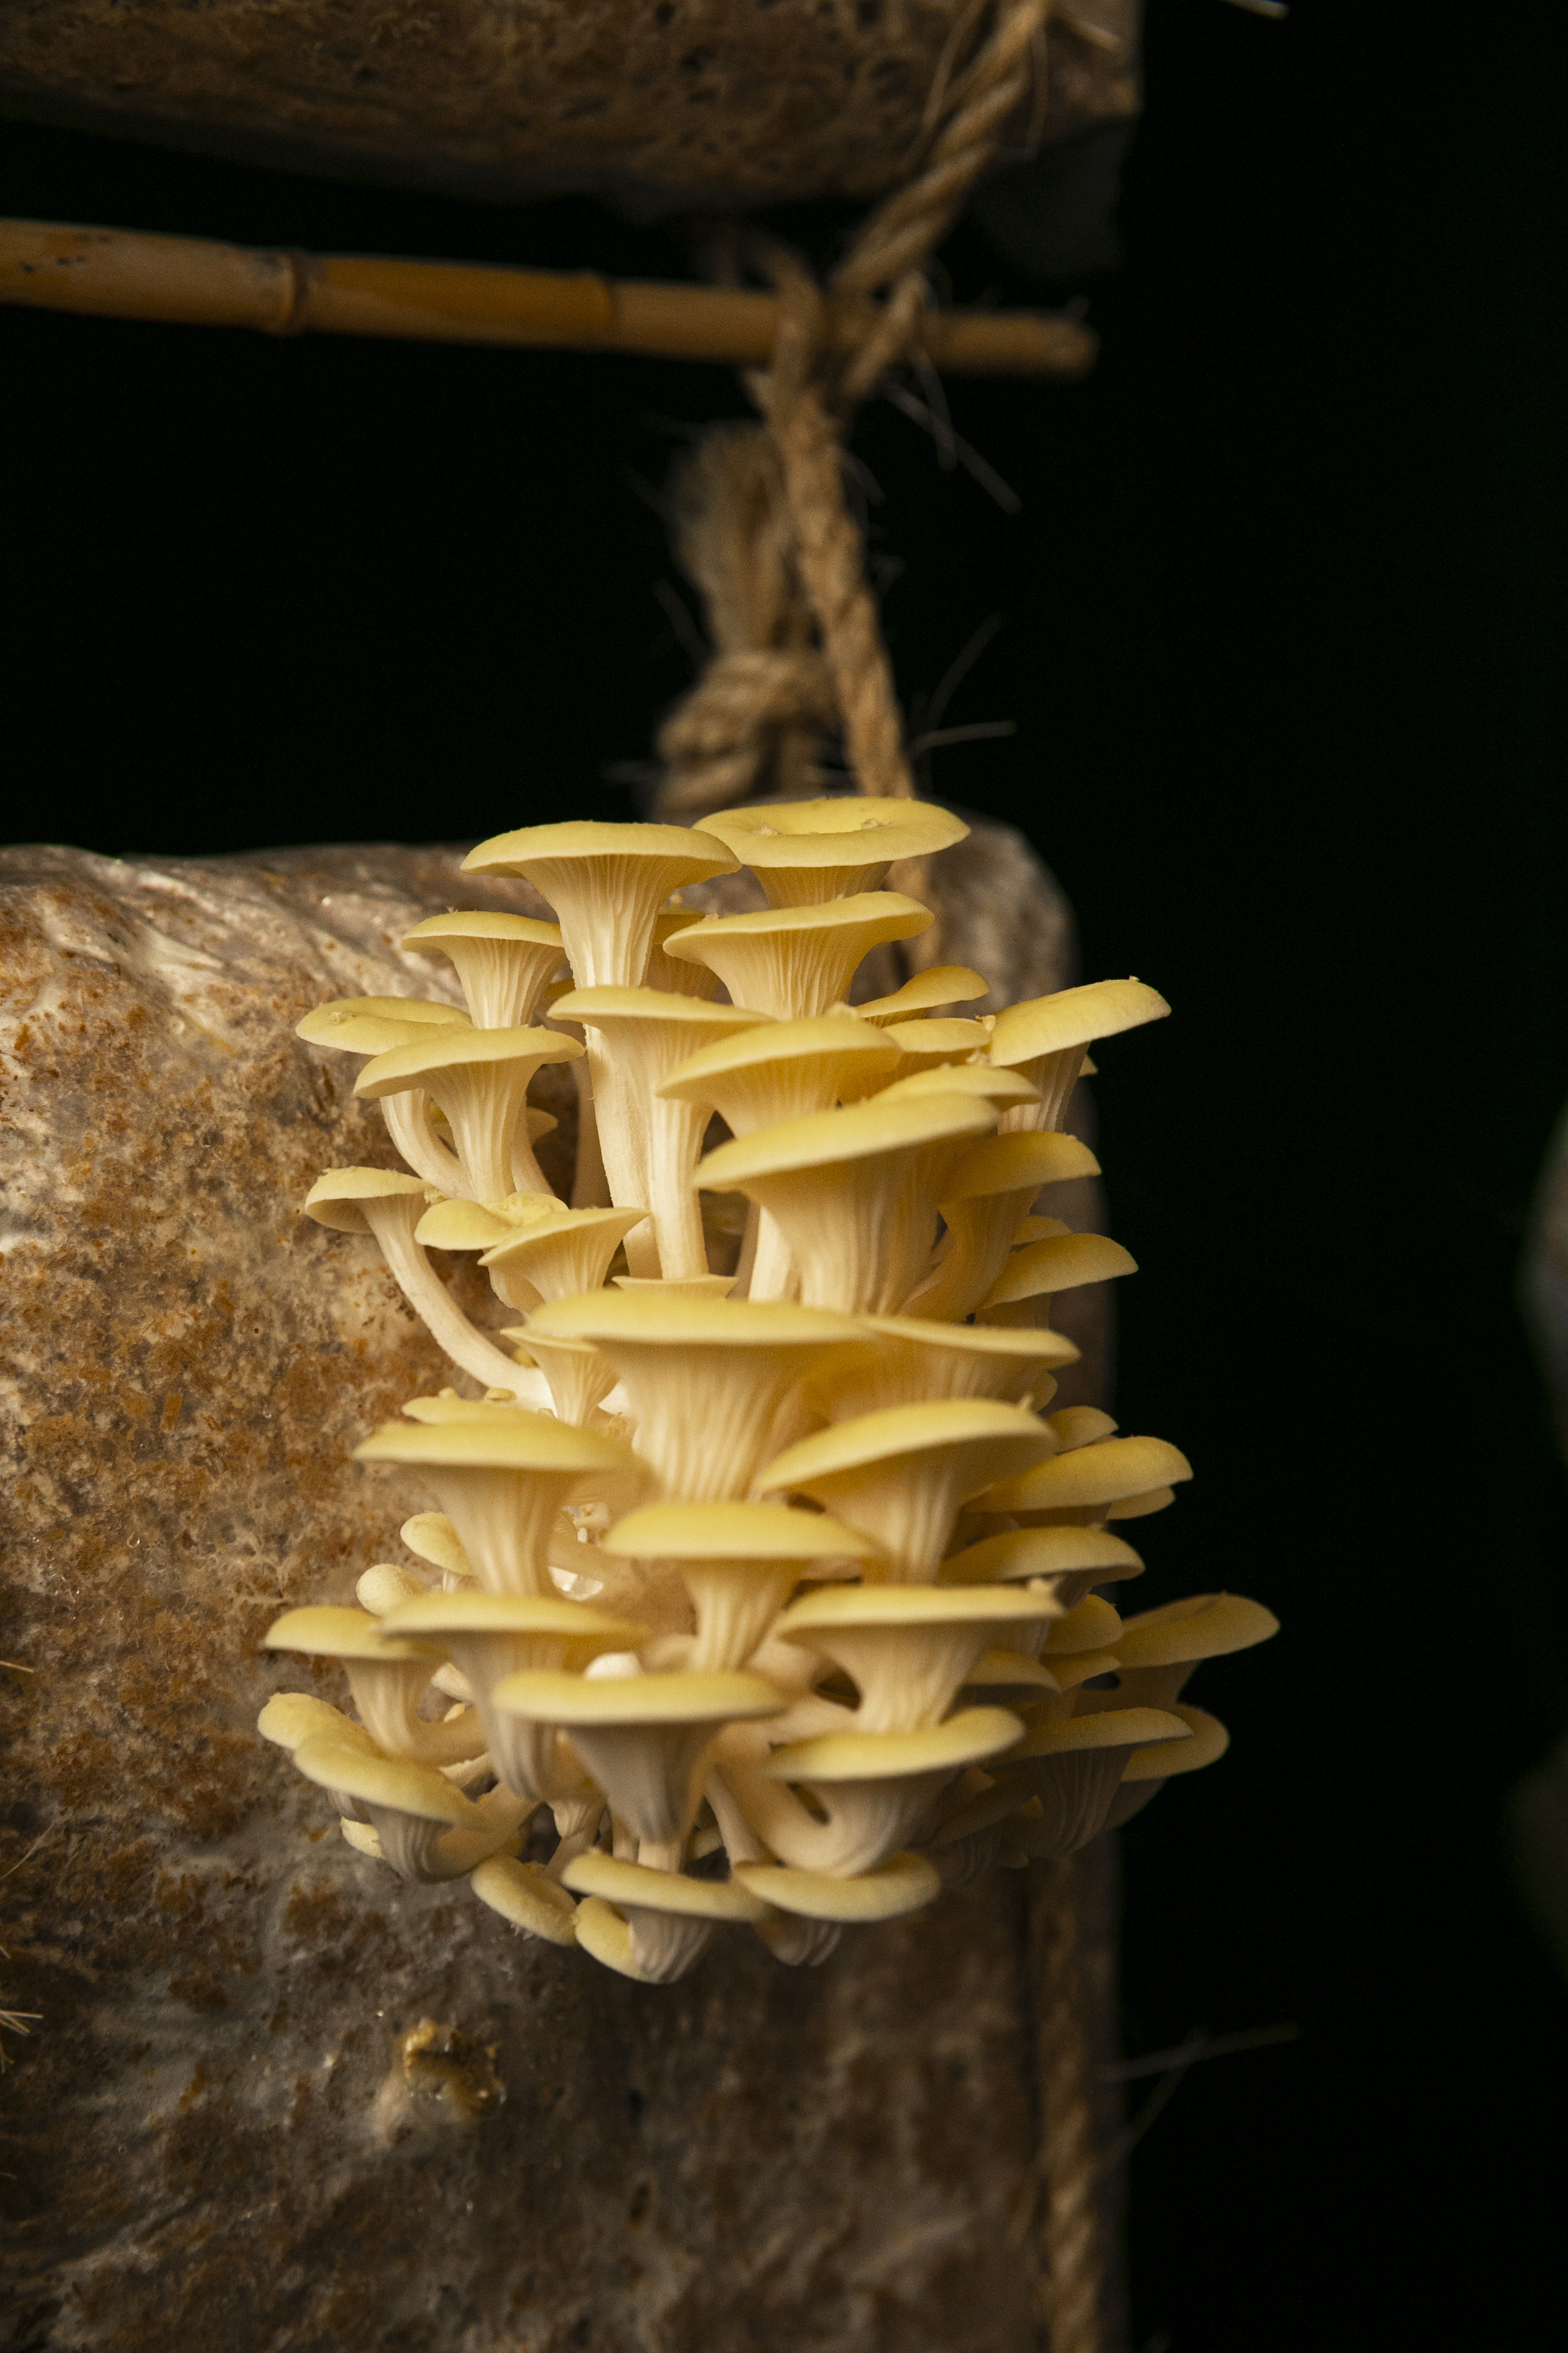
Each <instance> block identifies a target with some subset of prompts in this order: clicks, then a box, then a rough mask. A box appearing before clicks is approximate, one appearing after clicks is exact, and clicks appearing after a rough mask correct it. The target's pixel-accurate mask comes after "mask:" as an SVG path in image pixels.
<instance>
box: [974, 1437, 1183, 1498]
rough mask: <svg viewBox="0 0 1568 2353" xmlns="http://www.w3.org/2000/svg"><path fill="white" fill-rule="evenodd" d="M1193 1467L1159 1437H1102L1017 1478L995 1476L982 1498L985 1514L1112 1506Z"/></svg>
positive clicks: (1167, 1483) (1166, 1483) (1171, 1480)
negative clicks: (1101, 1505)
mask: <svg viewBox="0 0 1568 2353" xmlns="http://www.w3.org/2000/svg"><path fill="white" fill-rule="evenodd" d="M1192 1475H1193V1466H1192V1464H1191V1463H1190V1462H1189V1461H1187V1458H1186V1456H1185V1455H1184V1454H1183V1453H1181V1452H1180V1451H1178V1450H1177V1448H1175V1447H1174V1446H1172V1445H1170V1444H1169V1443H1168V1442H1167V1441H1166V1440H1164V1439H1163V1438H1107V1439H1102V1440H1101V1441H1100V1444H1099V1445H1098V1446H1079V1447H1076V1448H1075V1449H1074V1450H1073V1451H1072V1452H1071V1453H1068V1454H1054V1455H1053V1456H1052V1457H1051V1459H1050V1461H1047V1462H1037V1463H1036V1465H1035V1467H1034V1469H1033V1470H1032V1471H1026V1472H1023V1474H1022V1475H1021V1476H1019V1477H1015V1478H1009V1479H1003V1480H999V1481H998V1482H997V1483H996V1484H995V1485H994V1487H992V1488H991V1489H989V1491H988V1492H987V1493H986V1496H985V1500H984V1508H985V1510H986V1511H988V1512H1054V1511H1057V1510H1062V1509H1068V1508H1076V1507H1078V1506H1079V1505H1082V1504H1117V1503H1121V1501H1122V1499H1123V1498H1124V1497H1126V1496H1132V1495H1144V1494H1147V1493H1149V1492H1150V1490H1151V1489H1152V1488H1156V1487H1170V1486H1173V1485H1175V1483H1176V1482H1177V1481H1178V1480H1182V1479H1190V1478H1191V1477H1192Z"/></svg>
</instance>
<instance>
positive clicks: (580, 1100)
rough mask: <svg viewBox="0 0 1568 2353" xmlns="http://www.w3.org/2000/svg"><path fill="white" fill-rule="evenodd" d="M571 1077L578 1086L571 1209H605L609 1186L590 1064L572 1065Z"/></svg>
mask: <svg viewBox="0 0 1568 2353" xmlns="http://www.w3.org/2000/svg"><path fill="white" fill-rule="evenodd" d="M572 1076H573V1078H574V1081H575V1082H576V1086H577V1161H576V1166H575V1167H574V1170H573V1174H572V1207H573V1208H574V1209H607V1208H609V1207H610V1187H609V1180H608V1178H607V1177H606V1176H605V1155H604V1153H603V1151H602V1150H601V1148H600V1145H599V1120H598V1113H597V1112H596V1111H595V1106H594V1071H593V1065H592V1064H591V1063H590V1062H589V1061H588V1060H586V1059H584V1060H583V1061H581V1062H574V1063H573V1065H572Z"/></svg>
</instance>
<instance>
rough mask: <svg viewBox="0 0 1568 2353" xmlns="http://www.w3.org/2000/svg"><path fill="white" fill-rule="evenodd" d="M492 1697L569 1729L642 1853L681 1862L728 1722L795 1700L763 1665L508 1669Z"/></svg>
mask: <svg viewBox="0 0 1568 2353" xmlns="http://www.w3.org/2000/svg"><path fill="white" fill-rule="evenodd" d="M491 1704H492V1705H493V1706H494V1707H496V1708H497V1709H499V1710H501V1711H503V1712H505V1713H506V1714H509V1715H517V1716H521V1717H523V1718H525V1719H527V1720H528V1721H530V1722H532V1723H536V1724H540V1725H553V1726H555V1727H557V1728H558V1729H560V1730H563V1731H564V1732H565V1733H566V1735H567V1736H568V1738H569V1739H570V1741H571V1744H572V1746H573V1748H574V1750H575V1752H576V1754H577V1755H578V1756H579V1757H581V1758H582V1760H583V1763H584V1765H585V1766H586V1767H587V1768H588V1770H589V1772H590V1773H591V1774H592V1775H593V1777H594V1778H595V1781H596V1782H597V1783H598V1785H599V1787H600V1788H601V1789H602V1790H603V1791H604V1793H605V1797H606V1799H608V1800H609V1803H610V1806H611V1808H612V1810H613V1811H614V1812H615V1813H616V1815H617V1816H618V1817H619V1819H620V1820H622V1821H623V1822H624V1823H625V1824H626V1829H627V1831H628V1832H629V1834H630V1836H631V1837H632V1838H633V1839H635V1840H636V1841H637V1843H638V1847H639V1851H640V1859H641V1860H642V1861H644V1862H650V1863H652V1864H653V1865H654V1866H655V1867H656V1868H658V1869H668V1870H675V1869H678V1868H679V1862H680V1860H681V1856H682V1853H683V1851H684V1847H685V1842H686V1838H687V1834H688V1832H689V1830H690V1828H691V1823H692V1818H693V1816H694V1814H695V1813H696V1810H697V1803H698V1799H699V1798H700V1794H701V1781H702V1774H703V1768H704V1766H705V1764H706V1761H707V1758H708V1756H709V1753H710V1750H711V1748H712V1747H713V1745H714V1742H715V1741H716V1739H717V1737H718V1736H719V1734H720V1733H721V1731H722V1729H723V1727H724V1725H727V1724H732V1723H735V1722H737V1721H752V1720H755V1719H758V1718H761V1717H764V1716H771V1715H780V1714H781V1713H782V1712H783V1710H784V1707H785V1705H786V1704H787V1702H786V1699H785V1696H784V1694H783V1693H782V1692H779V1691H777V1690H775V1689H774V1687H773V1684H772V1683H766V1682H764V1681H763V1678H762V1676H760V1675H743V1674H692V1673H684V1674H679V1673H678V1674H657V1673H656V1674H601V1675H574V1674H567V1673H560V1672H557V1673H549V1672H542V1671H539V1672H529V1673H523V1674H513V1675H508V1676H506V1677H505V1678H504V1679H503V1680H502V1681H501V1682H500V1683H497V1684H496V1686H495V1688H494V1691H493V1692H492V1694H491Z"/></svg>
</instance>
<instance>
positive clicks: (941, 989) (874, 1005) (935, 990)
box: [855, 964, 991, 1025]
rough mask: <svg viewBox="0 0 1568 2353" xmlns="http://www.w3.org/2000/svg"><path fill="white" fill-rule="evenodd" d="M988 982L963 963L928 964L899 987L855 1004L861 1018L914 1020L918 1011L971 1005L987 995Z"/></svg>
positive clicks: (939, 1010)
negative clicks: (888, 993) (885, 995)
mask: <svg viewBox="0 0 1568 2353" xmlns="http://www.w3.org/2000/svg"><path fill="white" fill-rule="evenodd" d="M990 994H991V989H990V984H989V983H988V982H987V980H986V979H985V977H984V974H982V973H978V972H972V971H971V970H970V968H969V966H968V965H966V964H933V965H927V966H926V969H925V970H924V972H917V973H916V974H915V976H914V977H913V979H911V980H906V981H905V983H904V985H903V987H901V988H895V989H894V990H893V991H892V993H891V995H890V996H888V997H869V998H868V999H867V1001H866V1002H865V1003H864V1004H863V1005H858V1006H857V1007H856V1008H855V1010H856V1012H857V1013H858V1015H859V1017H860V1018H861V1020H862V1021H874V1022H877V1023H878V1024H879V1025H880V1024H882V1023H885V1022H889V1021H913V1020H914V1019H915V1018H916V1017H917V1016H918V1015H920V1014H921V1013H940V1012H942V1011H943V1010H944V1008H946V1007H948V1006H950V1005H972V1004H973V1002H974V1000H975V999H976V998H977V997H989V996H990Z"/></svg>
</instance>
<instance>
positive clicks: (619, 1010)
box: [550, 988, 773, 1031]
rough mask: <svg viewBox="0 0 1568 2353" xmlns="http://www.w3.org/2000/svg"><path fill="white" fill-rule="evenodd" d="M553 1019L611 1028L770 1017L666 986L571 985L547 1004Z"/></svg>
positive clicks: (756, 1022)
mask: <svg viewBox="0 0 1568 2353" xmlns="http://www.w3.org/2000/svg"><path fill="white" fill-rule="evenodd" d="M550 1016H551V1018H552V1020H554V1021H575V1022H579V1023H585V1024H586V1025H587V1026H588V1027H589V1028H590V1029H592V1028H595V1027H602V1028H605V1029H613V1028H614V1026H615V1025H616V1022H619V1021H662V1022H666V1023H670V1024H674V1025H676V1026H678V1027H680V1028H684V1029H707V1030H710V1031H712V1030H715V1029H757V1028H759V1027H760V1026H761V1025H762V1024H763V1023H765V1022H768V1021H771V1020H772V1018H773V1016H772V1014H770V1013H753V1012H752V1011H750V1010H749V1009H748V1008H747V1007H745V1006H744V1005H714V1004H712V1003H710V1000H709V999H708V998H707V997H687V996H684V995H682V994H680V993H679V992H678V991H677V990H675V989H669V988H572V989H568V990H567V992H566V994H565V996H564V997H557V998H556V1000H555V1002H554V1004H553V1005H552V1007H551V1008H550Z"/></svg>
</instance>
